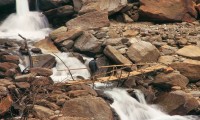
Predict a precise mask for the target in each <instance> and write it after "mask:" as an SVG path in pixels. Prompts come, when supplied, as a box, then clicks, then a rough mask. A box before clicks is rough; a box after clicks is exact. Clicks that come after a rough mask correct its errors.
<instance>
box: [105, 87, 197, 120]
mask: <svg viewBox="0 0 200 120" xmlns="http://www.w3.org/2000/svg"><path fill="white" fill-rule="evenodd" d="M105 93H106V94H107V95H109V96H110V97H112V98H113V99H114V102H113V103H112V104H111V107H112V108H113V109H114V110H115V111H116V113H117V114H118V115H119V117H120V119H121V120H199V118H197V117H195V116H179V115H175V116H170V115H167V114H166V113H164V112H162V111H161V110H160V109H159V108H158V107H156V105H148V104H146V102H144V101H143V100H145V98H144V95H143V94H141V92H138V90H137V91H136V92H135V93H136V96H139V98H138V99H139V101H141V102H138V101H137V100H136V99H134V98H132V97H131V96H130V95H129V94H128V93H127V92H126V90H123V89H116V88H115V89H113V90H110V91H105Z"/></svg>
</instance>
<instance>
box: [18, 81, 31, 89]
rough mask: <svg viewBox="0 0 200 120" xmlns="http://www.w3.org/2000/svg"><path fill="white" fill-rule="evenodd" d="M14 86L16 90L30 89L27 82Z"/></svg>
mask: <svg viewBox="0 0 200 120" xmlns="http://www.w3.org/2000/svg"><path fill="white" fill-rule="evenodd" d="M15 84H16V86H17V87H18V88H22V89H28V88H30V84H29V83H28V82H16V83H15Z"/></svg>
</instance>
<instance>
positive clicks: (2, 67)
mask: <svg viewBox="0 0 200 120" xmlns="http://www.w3.org/2000/svg"><path fill="white" fill-rule="evenodd" d="M16 68H18V66H17V65H16V64H14V63H9V62H3V63H0V71H3V72H6V71H7V70H9V69H16Z"/></svg>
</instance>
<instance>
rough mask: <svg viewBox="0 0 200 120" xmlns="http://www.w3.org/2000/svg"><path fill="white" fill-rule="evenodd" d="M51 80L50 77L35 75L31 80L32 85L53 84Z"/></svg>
mask: <svg viewBox="0 0 200 120" xmlns="http://www.w3.org/2000/svg"><path fill="white" fill-rule="evenodd" d="M53 83H54V82H53V80H52V79H51V78H50V77H36V78H35V79H34V80H33V81H32V82H31V85H32V86H41V87H43V86H48V85H51V84H53Z"/></svg>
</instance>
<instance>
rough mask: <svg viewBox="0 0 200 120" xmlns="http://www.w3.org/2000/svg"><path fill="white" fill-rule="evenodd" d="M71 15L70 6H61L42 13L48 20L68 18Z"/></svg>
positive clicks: (72, 11)
mask: <svg viewBox="0 0 200 120" xmlns="http://www.w3.org/2000/svg"><path fill="white" fill-rule="evenodd" d="M73 13H74V9H73V7H72V6H71V5H65V6H61V7H58V8H54V9H50V10H48V11H45V12H44V14H45V16H47V17H48V18H55V17H68V16H71V15H72V14H73Z"/></svg>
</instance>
